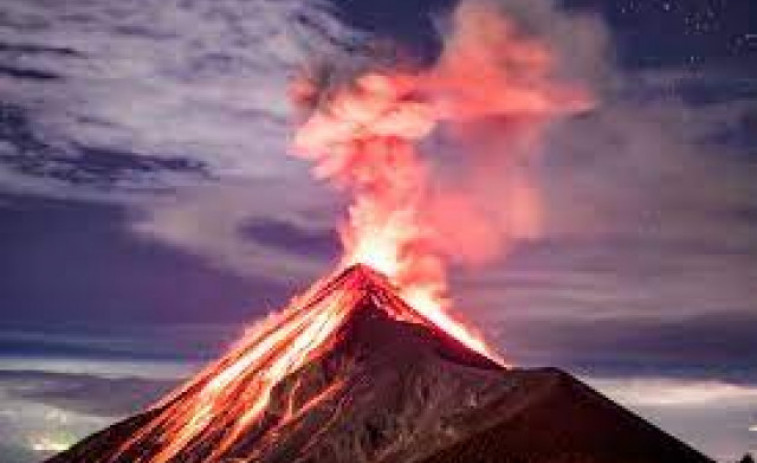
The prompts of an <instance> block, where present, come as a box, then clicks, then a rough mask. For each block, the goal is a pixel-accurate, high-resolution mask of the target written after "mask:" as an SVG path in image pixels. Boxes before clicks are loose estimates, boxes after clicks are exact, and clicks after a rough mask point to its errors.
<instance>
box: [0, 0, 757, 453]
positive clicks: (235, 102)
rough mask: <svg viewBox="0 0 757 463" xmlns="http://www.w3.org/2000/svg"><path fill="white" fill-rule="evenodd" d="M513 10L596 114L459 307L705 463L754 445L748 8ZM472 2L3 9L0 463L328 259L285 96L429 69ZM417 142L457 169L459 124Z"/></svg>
mask: <svg viewBox="0 0 757 463" xmlns="http://www.w3.org/2000/svg"><path fill="white" fill-rule="evenodd" d="M496 3H497V5H498V6H500V7H501V8H503V9H504V11H505V12H507V13H508V14H509V15H511V16H512V17H513V18H515V20H517V21H518V22H519V23H521V24H523V25H524V26H523V27H525V28H526V29H527V30H528V32H529V34H532V35H534V36H536V37H538V38H539V39H540V40H542V41H543V42H544V43H546V44H547V45H548V46H549V47H550V49H551V50H553V52H554V56H555V59H556V61H557V63H556V66H557V69H558V72H559V74H560V76H561V78H563V79H564V80H565V81H566V82H571V83H573V82H575V83H577V84H580V86H581V87H582V88H583V89H584V90H585V91H586V92H587V94H590V95H591V100H592V101H591V104H590V105H588V104H587V107H586V108H583V109H584V110H582V111H576V113H575V114H570V115H568V116H567V117H565V118H563V119H560V120H559V121H556V122H554V123H551V124H549V126H548V127H547V128H546V130H545V136H544V140H543V141H542V142H541V143H540V144H539V146H538V156H535V157H534V158H533V159H532V160H531V162H530V164H529V165H528V166H527V169H528V173H529V174H528V175H529V178H531V179H532V181H533V183H534V185H537V186H538V188H537V190H538V196H539V201H540V202H541V204H542V208H541V213H540V214H539V217H538V220H536V219H535V222H534V223H535V224H534V226H533V229H531V227H529V230H528V233H525V232H524V233H514V234H513V236H509V237H508V238H511V239H509V240H507V242H506V244H505V245H504V246H503V248H504V249H501V250H500V252H499V253H498V254H497V255H498V257H497V258H496V259H492V260H488V261H486V262H481V263H476V264H475V265H472V266H471V265H462V263H459V262H458V263H456V264H455V265H453V267H452V271H451V295H452V297H453V299H454V301H455V303H454V307H455V310H456V312H457V313H459V314H462V316H463V317H465V318H466V319H467V320H470V322H471V324H472V325H474V326H478V327H479V328H480V329H481V331H483V333H484V334H485V335H486V338H487V339H489V340H490V341H491V343H492V344H493V345H494V346H495V347H496V348H497V349H498V351H499V352H501V353H502V355H503V356H504V357H505V358H506V359H507V360H508V361H509V362H511V363H513V364H515V365H520V366H556V367H560V368H564V369H566V370H568V371H570V372H572V373H574V374H576V375H578V376H579V377H580V378H581V379H583V380H584V381H586V382H587V383H588V384H590V385H592V386H594V387H596V388H597V389H599V390H600V391H602V392H603V393H605V394H607V395H608V396H609V397H611V398H613V399H615V400H617V401H619V402H620V403H621V404H623V405H625V406H627V407H629V408H630V409H632V410H634V411H636V412H638V413H639V414H641V415H642V416H643V417H645V418H647V419H649V420H650V421H652V422H653V423H655V424H657V425H659V426H661V427H663V428H664V429H665V430H667V431H669V432H671V433H672V434H674V435H676V436H677V437H680V438H682V439H684V440H686V441H687V442H689V443H690V444H692V445H693V446H694V447H695V448H697V449H698V450H700V451H703V452H705V453H706V454H708V455H710V456H712V457H713V458H716V459H719V460H722V461H733V460H736V459H737V458H739V457H741V456H742V455H744V454H745V453H747V452H752V453H757V336H755V328H756V327H757V286H755V284H754V282H755V281H757V80H755V77H754V76H755V75H757V3H755V2H754V1H752V0H687V1H682V0H678V1H676V0H668V1H662V0H660V1H657V0H607V1H600V0H563V1H552V0H536V1H528V2H526V1H519V0H499V1H497V2H496ZM454 6H455V2H453V1H451V0H425V1H424V0H383V1H381V2H379V1H373V2H371V1H369V0H330V1H329V0H323V1H318V0H275V1H274V0H97V1H91V0H66V1H65V2H60V1H55V0H0V255H2V259H0V461H2V463H32V462H36V461H40V460H41V459H42V458H44V457H46V456H49V455H51V454H53V453H54V452H56V451H60V450H63V449H66V448H67V447H68V446H70V445H72V444H73V443H75V442H76V441H77V440H79V439H81V438H82V437H84V436H86V435H87V434H89V433H91V432H93V431H95V430H98V429H100V428H102V427H104V426H107V425H109V424H111V423H113V422H115V421H116V420H117V419H119V418H122V417H125V416H128V415H130V414H133V413H135V412H137V411H139V410H140V409H142V408H144V407H145V406H146V405H148V404H150V403H152V402H153V401H154V400H156V399H157V398H158V397H160V396H161V394H163V393H165V392H167V391H168V390H170V389H171V388H172V387H173V386H175V385H176V384H178V382H179V381H180V380H181V379H184V378H187V377H188V376H189V375H191V373H193V372H194V371H196V370H197V369H198V368H199V367H200V366H201V365H202V364H203V363H204V362H205V361H207V360H209V359H212V358H215V357H217V356H218V355H219V354H220V353H221V352H222V351H223V350H224V349H225V348H226V347H227V346H229V345H230V344H231V343H232V342H233V341H234V340H235V339H236V338H237V337H238V336H239V335H240V334H241V333H242V332H243V331H244V329H245V327H246V326H248V325H250V324H252V323H253V322H254V321H255V320H257V319H258V318H260V317H262V316H264V315H266V314H268V313H270V312H271V311H273V310H275V309H277V308H279V307H281V306H282V305H284V304H286V302H287V301H288V300H289V299H290V298H291V297H292V296H294V295H295V294H296V293H297V291H299V290H302V289H304V288H306V287H307V286H308V285H309V284H310V283H311V282H312V281H313V280H314V279H315V278H317V277H319V276H322V275H323V274H324V273H325V272H327V271H329V270H331V269H332V268H333V267H334V265H335V264H336V262H337V260H338V258H339V252H340V244H339V239H338V236H337V232H336V229H335V224H337V223H338V222H339V220H340V219H339V218H340V215H341V210H342V207H343V206H344V202H345V198H344V197H342V196H341V195H340V194H339V193H338V192H335V191H334V190H332V189H331V188H329V187H328V186H326V185H324V184H323V183H322V182H321V181H319V180H317V179H313V178H312V177H311V175H310V173H309V171H310V168H311V166H310V165H309V163H308V162H305V161H303V160H302V159H298V158H297V157H295V156H291V155H290V154H291V152H290V151H291V140H292V135H293V129H294V123H295V121H296V119H297V117H298V116H297V114H295V110H293V109H292V108H291V106H292V105H291V104H290V96H291V95H290V94H291V91H290V90H289V87H290V85H291V83H292V80H293V78H294V77H296V76H297V75H298V74H299V73H300V72H301V71H302V68H303V67H305V66H313V65H314V64H315V65H318V64H321V63H319V62H317V61H319V60H327V59H328V60H330V61H331V62H334V63H336V64H335V65H334V66H335V67H337V68H338V69H339V70H340V71H344V72H348V71H350V70H354V69H366V68H368V69H382V68H383V67H385V66H387V64H386V62H387V60H389V61H391V60H396V62H392V64H393V65H394V64H397V62H401V64H402V66H404V67H406V68H409V69H426V68H428V67H430V66H433V65H434V63H435V62H436V61H437V59H438V57H439V55H440V53H441V51H442V44H443V39H442V37H444V36H445V33H446V31H447V29H448V27H449V24H448V20H447V16H448V15H447V14H448V13H449V11H451V9H452V8H453V7H454ZM588 106H590V108H589V107H588ZM465 148H466V149H472V147H471V146H466V147H465ZM421 149H422V151H423V153H424V155H425V154H429V153H436V154H437V156H436V157H435V158H434V159H435V161H434V162H435V163H436V165H437V166H438V168H439V169H440V170H442V171H444V172H447V174H448V175H454V174H455V169H456V164H455V161H454V154H459V153H456V151H460V150H461V147H460V146H459V145H456V144H455V143H453V142H451V141H450V137H448V136H445V133H443V131H440V133H434V134H433V135H432V136H430V138H429V139H428V140H425V141H424V142H423V144H422V147H421ZM535 149H536V148H535ZM429 156H432V155H431V154H429ZM494 167H495V169H493V170H491V171H490V172H489V175H492V176H494V177H493V178H497V176H498V175H500V172H499V171H497V170H496V167H497V165H496V164H494ZM502 175H504V174H502ZM478 194H481V195H486V198H487V205H488V206H490V207H493V208H496V207H497V206H498V205H500V204H501V205H503V207H504V206H505V205H507V204H508V199H507V198H506V197H504V196H500V194H501V192H500V191H489V190H484V189H482V191H480V192H478ZM537 222H538V223H537ZM529 223H530V222H529ZM515 235H517V236H515Z"/></svg>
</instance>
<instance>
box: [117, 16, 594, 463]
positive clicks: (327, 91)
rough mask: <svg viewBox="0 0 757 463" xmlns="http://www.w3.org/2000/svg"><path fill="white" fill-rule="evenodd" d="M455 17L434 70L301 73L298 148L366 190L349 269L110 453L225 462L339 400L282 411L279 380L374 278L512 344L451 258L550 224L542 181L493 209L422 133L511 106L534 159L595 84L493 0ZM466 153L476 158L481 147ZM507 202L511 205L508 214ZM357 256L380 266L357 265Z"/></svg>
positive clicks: (400, 316)
mask: <svg viewBox="0 0 757 463" xmlns="http://www.w3.org/2000/svg"><path fill="white" fill-rule="evenodd" d="M454 26H455V28H454V32H453V34H452V36H451V37H450V38H449V40H448V41H447V43H446V44H445V48H444V51H443V53H442V55H441V57H440V59H439V61H438V63H437V64H436V65H435V66H433V67H432V68H430V69H427V70H424V71H419V72H415V73H398V72H390V71H386V70H382V71H366V72H362V73H357V74H356V75H352V76H350V78H349V79H347V81H348V83H346V84H345V83H344V81H345V80H344V79H341V80H340V79H334V80H335V81H334V82H329V81H328V79H327V80H326V81H317V80H316V79H307V78H304V79H300V80H299V81H297V82H296V83H295V85H294V89H293V90H294V91H293V96H294V100H295V103H296V104H297V105H298V108H300V110H301V115H302V121H301V122H302V123H301V125H300V126H299V128H298V130H297V131H296V134H295V140H294V150H295V152H296V153H297V154H298V155H300V156H302V157H305V158H307V159H311V160H313V161H314V163H315V166H316V167H315V174H316V175H317V176H318V177H320V178H323V179H326V180H328V181H329V182H330V183H331V184H333V185H335V186H336V187H338V188H339V189H341V190H344V191H346V192H348V193H349V194H350V195H351V197H352V198H353V201H352V204H351V205H350V208H349V213H348V218H347V220H346V221H345V222H344V223H343V224H342V226H341V227H340V236H341V241H342V244H343V247H344V254H343V258H342V260H341V263H340V265H339V266H338V270H337V272H336V275H341V276H338V277H335V278H331V279H324V280H323V281H322V282H320V283H317V284H316V285H315V286H314V288H313V289H311V290H310V291H308V292H307V293H305V294H304V295H303V296H302V297H299V298H296V299H295V300H293V301H292V303H291V304H290V305H289V306H288V308H286V309H285V310H283V311H281V312H280V313H278V314H275V315H272V316H270V317H269V318H268V319H266V320H264V321H263V322H261V323H259V324H258V325H257V326H255V327H253V329H251V330H250V331H249V332H248V333H247V334H246V335H245V336H244V337H243V338H242V340H241V341H240V342H239V343H238V345H237V346H236V347H234V348H233V349H231V351H230V352H229V353H228V354H227V355H226V356H225V357H223V358H222V359H221V360H220V361H218V362H217V363H215V364H213V365H211V366H209V367H208V368H207V369H205V370H204V371H203V372H202V373H201V374H199V375H198V376H197V377H196V379H194V380H193V381H192V382H190V383H189V384H187V385H186V386H185V387H183V388H181V389H180V390H178V391H176V392H175V393H173V394H172V395H171V396H170V397H169V398H167V399H165V400H164V401H162V402H161V403H159V404H156V405H155V406H154V407H153V409H152V416H151V418H150V419H149V421H148V422H147V424H146V425H144V426H141V427H140V428H139V430H138V431H137V432H136V433H134V435H133V436H131V438H130V440H129V441H128V442H126V443H125V444H123V445H122V446H121V448H120V450H119V452H118V453H117V454H115V455H114V456H112V458H111V459H110V461H114V462H115V461H121V459H122V457H123V455H135V454H136V455H141V457H140V459H139V460H138V461H141V462H148V463H164V462H168V461H194V460H192V459H190V458H189V456H190V455H204V457H203V459H202V461H207V462H216V461H223V458H224V456H225V455H229V454H235V453H238V452H239V451H240V449H238V448H235V446H238V445H240V444H239V442H240V438H241V437H242V436H247V438H249V436H250V435H255V433H256V432H264V431H262V430H263V429H264V428H265V429H268V428H266V426H276V427H278V426H283V425H284V424H285V423H286V422H287V420H290V419H292V417H294V416H297V414H298V413H302V411H303V410H304V409H307V408H310V407H312V406H314V405H315V404H316V403H317V402H318V401H320V400H325V398H327V397H328V395H329V394H332V393H334V392H335V391H337V390H338V389H339V387H340V386H339V383H338V382H336V383H334V384H332V385H330V386H329V387H327V388H325V389H324V390H323V391H321V392H320V394H319V395H317V396H316V397H313V398H311V401H310V402H309V403H308V404H305V405H303V407H304V408H300V409H299V410H295V409H294V407H293V406H289V407H288V408H287V410H286V411H285V412H284V413H283V415H281V414H278V415H277V418H276V419H277V420H278V421H276V423H274V424H271V423H270V422H268V421H267V416H268V415H267V414H266V410H267V408H268V407H269V406H270V403H271V397H272V394H273V393H274V389H275V387H276V386H277V385H279V384H281V383H282V381H284V380H285V379H286V378H287V377H289V376H291V375H292V374H294V373H295V372H297V371H299V370H300V369H302V368H303V367H305V366H306V365H307V364H308V363H309V362H311V361H312V360H313V359H315V358H317V357H318V356H319V355H320V354H321V353H323V352H324V351H326V350H328V349H329V346H330V345H331V344H332V343H333V342H335V340H336V338H337V336H336V333H337V332H338V330H339V327H340V326H342V324H343V323H344V320H345V319H346V318H347V317H348V316H349V315H350V311H351V310H352V309H353V308H354V307H355V306H356V305H357V303H358V302H359V301H358V299H361V298H364V297H366V292H365V288H364V287H363V286H364V284H365V282H366V281H370V284H371V285H378V286H383V287H391V288H392V289H391V290H387V291H384V292H383V293H384V294H395V293H396V294H397V295H398V296H392V297H397V299H401V300H404V301H406V302H407V304H405V303H404V302H397V301H394V302H393V303H391V304H386V303H384V304H380V303H379V305H381V306H382V307H383V308H384V310H385V311H386V312H387V313H388V314H389V315H390V316H391V317H393V318H394V319H397V320H401V321H403V322H410V323H415V324H422V325H425V326H426V327H430V328H432V329H433V330H436V331H439V332H442V333H446V334H445V335H446V336H449V337H451V338H452V339H455V340H456V341H457V342H459V343H461V344H463V345H464V346H466V347H467V348H468V349H470V350H472V351H474V352H476V353H478V354H480V355H483V356H484V357H486V358H489V359H496V358H497V356H496V355H495V354H494V353H493V351H492V349H490V348H489V347H488V346H487V345H486V343H485V342H484V341H483V339H482V338H481V337H480V336H479V335H477V334H476V333H475V332H474V331H473V330H472V329H470V328H469V327H467V326H466V325H464V324H463V323H461V322H460V321H458V320H457V319H456V318H455V317H453V316H451V315H450V311H449V305H450V303H449V298H448V290H447V265H448V262H450V261H455V260H458V261H462V262H470V261H481V260H482V259H484V258H486V257H489V256H491V255H492V254H493V252H492V251H495V250H497V249H499V248H500V247H501V246H502V245H503V244H507V243H503V241H506V240H508V239H513V238H516V237H518V236H521V235H524V234H528V233H529V232H528V230H532V229H533V228H535V225H534V221H535V219H534V217H535V216H537V215H538V214H537V212H538V211H537V208H538V204H537V202H536V201H535V199H534V197H533V194H532V193H531V192H532V191H533V187H532V186H529V185H528V182H526V181H522V180H517V179H516V181H512V182H510V187H509V188H508V190H507V192H500V193H502V194H501V195H500V196H498V197H497V198H496V203H497V207H496V209H492V208H491V207H487V206H488V205H487V204H482V203H481V202H480V201H478V200H477V199H478V198H477V197H476V196H475V195H472V194H469V192H468V191H466V190H465V189H464V188H450V189H447V188H442V186H443V185H442V184H440V183H438V182H436V181H435V176H434V174H435V170H434V166H433V165H432V164H431V163H429V162H428V160H427V159H426V158H424V157H423V156H422V155H421V153H420V151H419V149H418V147H417V145H418V143H419V142H420V141H421V140H422V139H424V138H426V137H427V136H429V135H430V134H432V133H433V132H434V131H435V130H436V129H437V128H438V127H439V126H440V125H443V124H447V125H451V126H458V128H460V127H463V126H464V127H471V126H472V125H473V124H475V123H476V122H475V121H478V120H481V119H485V120H487V123H488V124H490V125H491V124H492V123H493V122H492V121H498V123H499V124H504V127H502V130H503V131H505V132H507V133H508V137H509V138H508V143H507V144H505V145H502V146H497V147H496V149H497V151H498V156H500V157H504V158H507V159H509V161H508V162H509V163H510V164H513V165H519V164H523V163H524V162H525V160H524V158H525V157H528V156H530V155H531V153H532V152H533V151H535V146H534V141H535V140H537V139H538V138H539V135H540V133H541V131H542V130H543V128H544V126H545V125H546V124H547V123H548V122H549V121H551V120H552V119H554V118H556V117H558V116H561V115H565V114H571V113H574V112H576V111H579V110H582V109H585V108H587V107H588V105H589V101H588V98H587V97H586V95H584V94H583V93H582V92H580V91H575V90H574V89H572V88H566V87H564V86H561V85H557V84H556V83H555V82H554V79H553V77H552V72H553V67H554V63H553V60H552V58H551V55H550V50H549V48H548V47H547V46H546V45H544V44H542V43H540V42H539V41H537V40H536V39H534V38H530V37H528V36H526V35H524V34H521V33H520V32H519V31H518V30H517V28H516V27H515V26H514V24H512V22H511V21H508V20H506V19H505V18H504V17H503V16H502V14H501V12H499V11H493V10H492V7H491V4H489V3H486V2H482V1H469V2H463V3H462V5H461V6H460V7H459V8H458V10H457V11H456V13H455V16H454ZM337 81H338V82H339V83H336V82H337ZM464 157H465V159H466V160H467V162H469V163H472V164H475V163H476V162H477V161H476V159H477V157H476V153H474V152H471V153H466V155H465V156H464ZM479 167H480V166H479ZM473 170H476V169H473ZM468 180H469V181H470V182H472V183H476V181H477V179H476V178H470V179H468ZM500 209H505V210H506V214H501V213H499V212H497V213H494V211H495V210H496V211H499V210H500ZM358 264H364V265H365V266H361V267H357V268H358V269H359V270H358V271H345V269H348V268H353V269H354V268H355V267H354V266H355V265H358ZM369 268H373V269H375V270H376V271H377V272H379V273H380V274H383V275H385V276H386V280H384V277H381V276H378V275H376V274H375V273H374V271H373V270H370V269H369ZM385 297H389V296H385ZM397 307H400V308H401V310H400V309H396V308H397ZM265 432H267V431H265ZM274 434H275V433H274ZM211 445H212V448H208V447H209V446H211ZM245 461H247V460H245Z"/></svg>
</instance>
